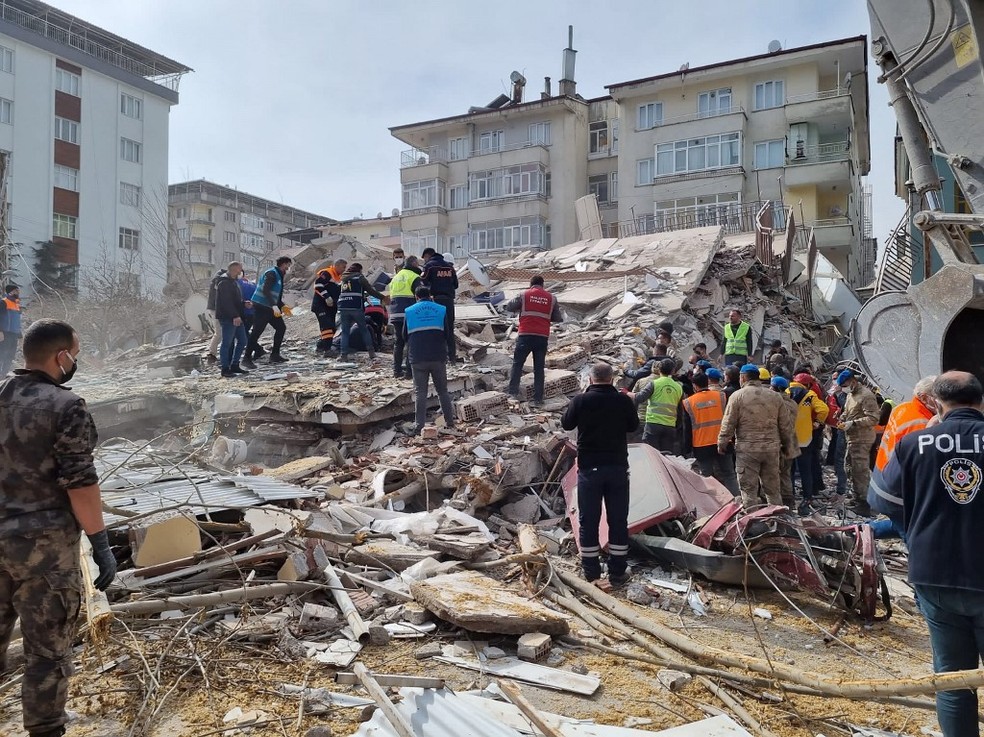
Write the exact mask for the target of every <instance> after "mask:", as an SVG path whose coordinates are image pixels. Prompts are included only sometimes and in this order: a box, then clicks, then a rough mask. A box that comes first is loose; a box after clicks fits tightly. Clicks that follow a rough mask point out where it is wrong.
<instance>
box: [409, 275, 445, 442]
mask: <svg viewBox="0 0 984 737" xmlns="http://www.w3.org/2000/svg"><path fill="white" fill-rule="evenodd" d="M416 296H417V302H416V304H413V305H410V306H409V307H407V308H406V310H405V311H404V313H403V315H404V318H403V331H404V333H405V334H406V336H405V337H406V341H407V344H408V348H409V350H410V366H411V367H412V368H413V393H414V409H415V413H416V414H415V419H416V420H417V429H416V433H417V435H419V434H420V433H421V432H422V431H423V429H424V423H425V422H426V421H427V388H428V386H429V384H430V381H431V380H433V381H434V391H436V392H437V397H438V399H439V400H440V401H441V412H442V414H443V415H444V424H445V426H447V427H448V428H452V427H454V407H453V406H452V404H451V395H450V394H449V393H448V366H447V363H448V352H447V351H448V344H447V341H446V340H445V339H444V331H445V330H446V329H447V315H446V314H445V307H444V305H440V304H438V303H437V302H435V301H434V299H433V298H432V297H431V293H430V290H429V289H428V288H427V287H417V293H416Z"/></svg>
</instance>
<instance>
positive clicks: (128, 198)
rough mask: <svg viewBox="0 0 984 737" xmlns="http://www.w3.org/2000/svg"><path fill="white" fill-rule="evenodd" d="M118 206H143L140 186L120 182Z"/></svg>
mask: <svg viewBox="0 0 984 737" xmlns="http://www.w3.org/2000/svg"><path fill="white" fill-rule="evenodd" d="M120 204H121V205H124V206H125V207H140V206H141V205H142V204H143V190H142V189H141V187H140V185H138V184H131V183H130V182H120Z"/></svg>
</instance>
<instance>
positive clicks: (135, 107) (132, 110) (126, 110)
mask: <svg viewBox="0 0 984 737" xmlns="http://www.w3.org/2000/svg"><path fill="white" fill-rule="evenodd" d="M120 112H121V113H123V114H124V115H125V116H126V117H128V118H136V119H137V120H140V119H141V118H143V100H141V99H140V98H139V97H134V96H133V95H128V94H126V93H125V92H121V93H120Z"/></svg>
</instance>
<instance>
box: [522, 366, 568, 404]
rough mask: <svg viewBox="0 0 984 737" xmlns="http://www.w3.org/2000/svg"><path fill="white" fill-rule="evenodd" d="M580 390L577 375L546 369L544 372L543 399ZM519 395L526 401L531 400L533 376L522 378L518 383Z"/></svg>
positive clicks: (561, 370)
mask: <svg viewBox="0 0 984 737" xmlns="http://www.w3.org/2000/svg"><path fill="white" fill-rule="evenodd" d="M580 388H581V382H580V380H579V379H578V378H577V374H576V373H574V372H573V371H566V370H564V369H547V370H546V371H545V372H544V382H543V397H544V399H550V398H551V397H559V396H561V395H567V394H574V393H575V392H576V391H578V390H579V389H580ZM519 394H520V396H521V397H523V398H525V399H526V401H530V400H532V399H533V376H532V374H530V375H527V376H524V377H523V378H522V379H520V382H519Z"/></svg>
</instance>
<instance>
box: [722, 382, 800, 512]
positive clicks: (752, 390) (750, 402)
mask: <svg viewBox="0 0 984 737" xmlns="http://www.w3.org/2000/svg"><path fill="white" fill-rule="evenodd" d="M784 401H786V400H784V399H783V398H782V397H780V396H779V395H778V394H776V393H775V392H773V391H770V389H769V387H767V386H765V385H763V384H762V383H761V382H760V381H759V368H758V366H756V365H755V364H751V363H749V364H746V365H744V366H742V367H741V389H739V390H738V391H736V392H735V393H734V394H733V395H732V396H731V398H730V399H728V406H727V408H726V409H725V411H724V419H723V420H722V422H721V432H720V433H719V434H718V452H719V453H721V454H722V455H724V454H725V453H727V452H728V446H729V444H730V443H731V442H732V440H735V441H736V448H735V453H736V455H735V466H736V470H737V472H738V486H739V488H740V489H741V500H742V504H744V505H745V508H746V509H747V508H751V507H753V506H757V505H759V504H761V499H760V494H761V496H762V497H764V498H765V502H766V503H767V504H776V505H779V504H782V496H781V494H780V491H779V455H780V453H787V454H788V448H789V444H790V443H792V438H793V416H792V414H791V413H789V412H788V411H787V409H786V406H785V405H784V404H783V402H784Z"/></svg>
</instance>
